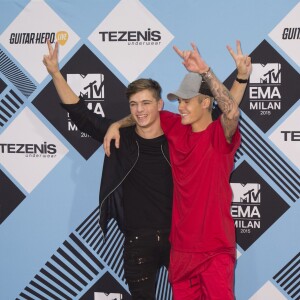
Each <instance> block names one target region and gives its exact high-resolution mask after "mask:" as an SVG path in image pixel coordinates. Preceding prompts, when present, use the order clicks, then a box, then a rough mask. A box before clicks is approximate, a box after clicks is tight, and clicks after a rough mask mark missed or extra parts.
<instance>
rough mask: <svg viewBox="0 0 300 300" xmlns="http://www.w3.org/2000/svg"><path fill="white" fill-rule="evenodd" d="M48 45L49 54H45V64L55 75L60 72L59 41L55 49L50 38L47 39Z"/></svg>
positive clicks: (49, 71)
mask: <svg viewBox="0 0 300 300" xmlns="http://www.w3.org/2000/svg"><path fill="white" fill-rule="evenodd" d="M47 46H48V50H49V54H48V55H44V57H43V64H44V65H45V66H46V68H47V71H48V73H49V74H50V75H51V76H52V77H53V75H54V74H55V73H57V72H59V67H58V42H56V43H55V46H54V49H53V47H52V45H51V43H50V41H49V40H47Z"/></svg>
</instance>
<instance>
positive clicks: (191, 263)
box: [105, 42, 251, 300]
mask: <svg viewBox="0 0 300 300" xmlns="http://www.w3.org/2000/svg"><path fill="white" fill-rule="evenodd" d="M174 49H175V51H176V52H177V54H178V55H179V56H180V57H181V58H182V59H183V65H184V66H185V67H186V69H187V70H188V71H189V72H190V73H189V74H187V75H186V76H185V78H184V79H183V81H182V83H181V85H180V87H179V89H178V90H177V91H176V92H173V93H170V94H168V95H167V97H168V99H169V100H176V99H177V100H178V104H179V105H178V110H179V114H174V113H170V112H167V111H162V112H161V113H160V121H161V127H162V129H163V131H164V133H165V136H166V137H167V140H168V144H169V151H170V159H171V165H172V175H173V182H174V193H173V212H172V227H171V234H170V241H171V258H170V266H169V279H170V282H171V284H172V291H173V297H174V299H175V300H179V299H180V300H183V299H189V300H190V299H199V300H200V299H201V300H203V299H219V300H233V299H234V292H233V281H234V266H235V251H236V250H235V247H236V245H235V228H234V222H233V219H232V217H231V214H230V206H231V200H232V191H231V189H230V184H229V177H230V174H231V171H232V169H233V164H234V155H235V152H236V150H237V149H238V147H239V145H240V138H241V137H240V132H239V130H238V122H239V115H240V114H239V108H238V106H239V103H240V101H241V99H242V97H243V94H244V91H245V88H246V83H247V81H248V78H249V76H250V73H251V61H250V58H249V57H248V56H245V55H243V54H242V52H241V46H240V43H239V42H237V53H234V52H233V50H232V49H231V48H230V47H228V50H229V52H230V54H231V55H232V57H233V58H234V60H235V62H236V65H237V68H238V75H237V76H238V77H237V78H236V80H235V82H234V83H233V86H232V88H231V90H230V92H229V91H228V90H227V88H226V87H225V86H224V85H223V84H222V83H221V82H220V81H219V80H218V79H217V77H216V76H215V75H214V73H213V71H212V70H211V69H210V68H209V67H208V65H207V64H206V63H205V61H204V60H203V59H202V57H201V56H200V54H199V52H198V49H197V47H196V46H195V45H194V44H192V50H189V51H181V50H179V49H178V48H177V47H174ZM214 99H215V101H216V102H217V104H218V107H219V108H220V110H221V111H222V114H221V115H220V116H219V118H217V119H216V120H214V121H213V119H212V107H213V101H214ZM114 126H116V127H118V124H115V125H114ZM111 136H114V137H115V134H112V135H111ZM111 136H110V137H109V138H108V137H107V139H108V140H110V138H111ZM105 147H107V141H106V145H105Z"/></svg>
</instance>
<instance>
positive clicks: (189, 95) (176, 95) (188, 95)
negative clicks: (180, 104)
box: [167, 91, 200, 101]
mask: <svg viewBox="0 0 300 300" xmlns="http://www.w3.org/2000/svg"><path fill="white" fill-rule="evenodd" d="M198 95H200V93H194V92H185V93H182V92H181V91H177V92H174V93H169V94H168V95H167V98H168V100H170V101H173V100H177V99H179V98H181V99H191V98H193V97H195V96H198Z"/></svg>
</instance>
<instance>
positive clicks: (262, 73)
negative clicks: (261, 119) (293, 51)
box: [249, 63, 281, 115]
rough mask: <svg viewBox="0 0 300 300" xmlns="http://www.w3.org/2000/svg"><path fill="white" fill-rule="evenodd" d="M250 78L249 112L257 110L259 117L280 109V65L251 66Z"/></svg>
mask: <svg viewBox="0 0 300 300" xmlns="http://www.w3.org/2000/svg"><path fill="white" fill-rule="evenodd" d="M252 68H253V69H252V70H253V71H252V74H251V76H250V86H249V100H250V110H258V111H260V114H261V115H271V113H272V111H274V110H280V109H281V92H280V86H281V64H279V63H269V64H266V65H264V64H252Z"/></svg>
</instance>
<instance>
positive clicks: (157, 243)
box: [124, 230, 170, 300]
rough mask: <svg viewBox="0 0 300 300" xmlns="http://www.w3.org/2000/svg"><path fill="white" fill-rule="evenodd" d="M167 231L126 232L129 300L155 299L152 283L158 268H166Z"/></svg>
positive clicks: (125, 263) (167, 254)
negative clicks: (130, 297) (130, 299)
mask: <svg viewBox="0 0 300 300" xmlns="http://www.w3.org/2000/svg"><path fill="white" fill-rule="evenodd" d="M169 259H170V242H169V231H168V230H141V231H138V232H137V231H134V232H125V241H124V272H125V274H124V275H125V279H126V281H127V284H128V287H129V291H130V293H131V296H132V300H155V283H156V277H157V272H158V271H159V269H160V267H161V266H165V267H166V268H168V266H169Z"/></svg>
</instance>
